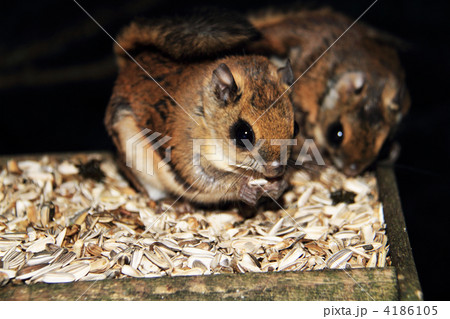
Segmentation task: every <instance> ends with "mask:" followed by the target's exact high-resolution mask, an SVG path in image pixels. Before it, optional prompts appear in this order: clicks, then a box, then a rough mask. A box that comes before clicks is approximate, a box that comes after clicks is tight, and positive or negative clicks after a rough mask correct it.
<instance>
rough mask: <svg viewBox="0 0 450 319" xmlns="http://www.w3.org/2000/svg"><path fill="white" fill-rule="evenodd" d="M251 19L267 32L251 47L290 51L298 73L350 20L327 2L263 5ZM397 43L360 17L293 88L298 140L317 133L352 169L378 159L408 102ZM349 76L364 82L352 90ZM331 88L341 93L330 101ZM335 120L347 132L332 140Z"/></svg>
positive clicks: (339, 162)
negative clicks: (304, 6)
mask: <svg viewBox="0 0 450 319" xmlns="http://www.w3.org/2000/svg"><path fill="white" fill-rule="evenodd" d="M250 21H251V22H252V23H253V25H254V26H255V27H256V29H257V30H258V31H259V32H260V33H261V34H262V38H261V40H259V41H256V42H254V43H252V44H251V45H250V48H249V51H250V52H257V53H264V54H267V55H276V56H279V57H285V58H289V59H290V61H291V63H292V66H293V70H294V75H295V78H296V79H297V78H298V77H299V76H300V75H302V74H303V72H305V71H306V69H307V68H308V67H309V66H310V65H311V64H312V63H313V62H314V61H315V60H316V59H317V58H318V57H319V56H320V55H321V54H322V53H323V52H324V51H325V50H326V49H327V48H328V47H329V46H330V45H331V44H332V43H333V42H334V41H335V40H336V39H337V38H338V37H339V36H340V35H341V34H342V33H343V32H344V30H346V29H347V28H348V27H349V26H350V25H351V24H352V22H353V20H351V19H349V18H347V17H346V16H344V15H342V14H339V13H336V12H333V11H332V10H330V9H320V10H302V11H299V12H291V13H273V12H266V13H263V14H259V15H257V16H253V17H250ZM394 42H395V40H394V38H393V37H389V36H386V35H384V34H382V33H380V32H377V31H375V30H374V29H372V28H370V27H368V26H365V25H363V24H361V23H360V22H358V23H356V24H355V25H354V26H353V27H352V28H351V29H350V30H349V31H348V32H347V33H346V34H345V35H344V36H343V37H342V38H341V39H340V40H339V41H338V42H336V44H335V45H334V46H333V47H332V48H331V49H330V50H329V51H328V52H327V53H326V54H325V55H324V56H323V57H322V58H321V59H320V60H319V61H318V62H317V63H316V64H315V65H314V66H313V67H312V68H311V69H310V70H309V71H308V72H306V73H305V74H304V75H303V76H302V78H301V79H300V80H298V81H297V83H296V84H295V85H294V86H293V88H292V89H291V90H292V95H291V96H292V101H293V103H294V107H295V109H296V110H297V111H296V117H297V120H299V121H301V120H302V119H303V120H304V122H303V125H300V132H301V134H300V135H299V138H298V142H299V145H301V144H302V142H303V139H304V138H305V137H306V138H314V141H315V143H316V144H317V146H318V147H319V149H320V150H321V151H322V155H327V157H328V160H329V161H331V162H333V163H334V164H335V165H336V166H337V167H338V168H340V169H342V170H343V171H344V172H345V173H346V174H348V175H355V174H358V173H360V172H362V171H363V170H364V169H365V168H366V167H367V166H368V165H369V164H370V163H372V162H373V160H374V159H375V158H376V157H377V155H378V152H379V151H380V149H381V146H382V145H383V143H384V142H385V140H386V139H387V138H388V137H389V136H391V135H392V134H393V132H394V131H395V128H396V126H397V124H398V122H399V121H400V119H401V117H402V116H403V115H405V114H406V113H407V111H408V109H409V105H410V100H409V95H408V92H407V89H406V87H405V83H404V73H403V70H402V68H401V66H400V62H399V59H398V56H397V53H396V51H395V49H394V47H393V43H394ZM352 79H353V80H355V81H356V82H358V79H359V80H361V79H363V83H364V85H363V87H362V88H361V89H360V90H355V88H354V87H353V84H354V83H353V82H352V81H353V80H352ZM333 92H334V93H338V97H337V99H334V100H333V101H331V99H330V93H333ZM327 96H328V98H327ZM331 102H333V103H331ZM327 103H328V104H327ZM325 104H327V105H328V107H326V105H325ZM332 105H333V106H332ZM337 121H339V122H341V124H342V126H343V128H344V139H343V141H342V144H341V145H340V146H338V147H333V146H332V145H330V143H329V142H328V141H327V130H328V128H329V127H330V124H331V123H335V122H337ZM297 151H298V150H297ZM294 153H295V152H294ZM294 155H295V154H294Z"/></svg>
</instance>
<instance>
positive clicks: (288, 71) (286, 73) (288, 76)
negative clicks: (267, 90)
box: [278, 59, 294, 86]
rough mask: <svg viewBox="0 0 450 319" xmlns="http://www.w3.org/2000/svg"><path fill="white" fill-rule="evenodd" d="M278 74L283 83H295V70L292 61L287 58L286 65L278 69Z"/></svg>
mask: <svg viewBox="0 0 450 319" xmlns="http://www.w3.org/2000/svg"><path fill="white" fill-rule="evenodd" d="M278 74H279V75H280V77H281V80H282V81H283V83H286V84H287V85H289V86H291V85H292V83H294V71H292V65H291V61H290V60H289V59H287V61H286V65H285V66H284V67H282V68H279V69H278Z"/></svg>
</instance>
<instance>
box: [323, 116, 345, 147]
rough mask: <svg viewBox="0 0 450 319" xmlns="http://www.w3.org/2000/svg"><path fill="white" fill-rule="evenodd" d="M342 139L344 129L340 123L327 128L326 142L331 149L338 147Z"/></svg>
mask: <svg viewBox="0 0 450 319" xmlns="http://www.w3.org/2000/svg"><path fill="white" fill-rule="evenodd" d="M343 139H344V128H343V127H342V124H341V122H339V121H338V122H334V123H333V124H331V125H330V126H329V127H328V130H327V140H328V143H329V144H330V145H331V146H333V147H338V146H340V145H341V143H342V140H343Z"/></svg>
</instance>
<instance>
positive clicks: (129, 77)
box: [105, 24, 294, 203]
mask: <svg viewBox="0 0 450 319" xmlns="http://www.w3.org/2000/svg"><path fill="white" fill-rule="evenodd" d="M172 27H173V29H172V31H171V32H176V26H175V25H174V26H172ZM155 30H156V31H155ZM158 30H159V29H158V28H156V29H152V28H151V27H149V26H145V27H143V28H140V27H139V25H137V24H132V25H131V27H129V28H127V29H125V31H124V32H123V33H122V36H121V37H120V38H119V43H120V44H121V45H123V47H125V48H126V49H128V50H132V49H133V48H135V47H138V46H139V45H141V44H142V43H141V42H140V41H141V39H143V40H142V41H143V42H144V44H146V45H148V44H150V46H148V47H147V48H146V49H144V50H140V51H139V52H138V54H137V56H136V61H137V62H138V63H139V64H140V65H141V66H142V67H143V68H144V69H145V70H147V71H148V72H149V73H150V74H151V75H152V76H153V77H154V79H155V80H157V81H158V83H159V84H160V85H161V86H162V87H163V88H164V89H165V90H167V92H168V93H169V94H170V95H171V96H172V97H173V98H174V99H175V101H176V102H177V103H178V104H179V105H177V103H175V102H174V101H173V100H172V99H171V98H170V97H169V96H168V95H167V94H166V93H165V92H164V91H163V90H162V89H161V88H160V87H158V85H157V84H156V83H155V82H154V81H152V80H151V79H150V78H148V76H147V75H146V74H145V73H144V72H143V71H142V70H141V69H140V68H139V67H138V65H136V64H135V63H134V62H133V61H131V60H130V59H127V58H126V56H124V55H123V54H122V53H120V51H119V49H118V48H117V47H116V48H115V50H116V53H118V56H119V66H120V70H119V76H118V78H117V81H116V83H115V86H114V91H113V95H112V97H111V101H110V103H109V105H108V108H107V113H106V117H105V124H106V126H107V128H108V132H109V134H110V135H111V136H112V137H113V140H114V143H115V144H116V146H117V148H118V150H119V153H120V155H121V158H122V161H124V158H125V144H126V141H127V139H129V138H130V137H131V136H133V135H134V134H136V133H138V132H139V131H141V130H142V129H144V128H148V129H150V130H152V131H156V132H159V133H161V134H162V136H170V137H171V138H172V139H171V140H170V141H168V142H167V143H166V144H164V148H165V147H167V146H170V147H171V150H172V151H171V158H172V159H171V161H170V162H169V163H168V164H167V165H166V166H164V167H162V168H161V169H158V168H157V167H156V165H157V163H158V162H159V160H160V159H161V157H162V156H163V155H162V154H161V153H160V152H159V151H160V150H162V149H163V148H160V149H159V150H157V151H154V156H155V158H156V160H155V161H153V165H154V168H155V170H154V171H155V175H154V176H146V174H145V173H142V172H139V171H137V170H136V169H135V168H134V167H131V168H130V171H131V172H132V174H131V175H132V176H135V177H136V180H137V182H136V184H137V185H138V186H139V187H140V188H141V189H146V190H147V191H148V190H149V187H148V186H151V187H153V188H155V187H156V188H158V189H159V190H161V191H164V192H167V193H169V194H175V195H182V196H184V197H186V198H188V199H190V200H192V201H196V202H201V203H216V202H219V201H225V200H238V199H242V194H240V192H239V191H240V190H241V188H242V186H243V185H244V184H246V183H247V182H248V179H249V178H250V177H251V176H253V177H255V178H258V177H261V176H266V175H267V174H269V173H268V170H267V168H266V167H264V166H261V165H256V164H252V165H251V168H238V167H236V166H233V165H229V164H228V163H226V161H223V162H219V163H216V162H212V161H208V160H207V159H206V158H205V157H202V158H201V161H200V163H201V165H200V166H198V165H196V166H194V165H193V160H194V159H193V139H223V140H224V144H225V145H226V146H225V147H224V152H225V156H231V155H230V154H228V147H230V146H231V147H232V148H233V149H237V152H236V154H237V158H236V163H238V164H239V163H241V164H242V163H243V162H245V161H246V159H247V157H248V156H249V155H250V154H251V152H249V151H246V150H242V149H238V148H237V147H236V146H235V145H234V144H233V143H232V141H230V127H231V126H232V125H233V124H234V123H235V122H236V121H237V120H238V119H243V120H245V121H247V122H248V123H250V124H252V123H254V122H255V121H256V120H257V119H258V118H259V116H260V115H262V114H263V113H264V112H265V111H266V110H267V108H268V106H270V105H271V104H272V103H273V102H274V101H275V100H276V99H277V98H278V97H279V96H280V95H281V93H282V92H283V91H284V90H286V89H287V85H286V84H284V83H282V81H281V76H280V74H279V72H278V71H277V69H276V68H275V66H273V65H272V64H271V63H270V62H269V60H268V59H267V58H265V57H262V56H257V55H243V56H239V55H230V56H222V57H219V58H217V59H214V58H211V59H194V60H193V61H190V62H189V63H187V62H186V60H185V59H182V58H180V59H176V58H175V57H179V56H180V55H179V54H177V53H174V52H179V50H180V48H179V46H176V47H172V46H170V45H164V43H169V42H167V41H166V42H164V39H163V40H161V39H158V40H157V43H154V42H153V41H154V40H152V39H156V38H157V32H158ZM155 32H156V35H155V34H154V33H155ZM160 36H162V37H163V36H164V34H162V35H161V34H160ZM205 45H207V46H208V45H209V44H205ZM156 46H158V48H157V49H155V47H156ZM183 50H188V48H187V47H186V48H183ZM195 50H197V49H195ZM194 53H195V52H194ZM192 56H195V54H193V55H192ZM223 64H224V65H226V66H227V67H228V68H229V70H230V71H231V73H232V76H233V78H234V81H235V85H236V92H232V93H230V94H231V95H230V96H232V98H230V99H228V100H227V101H226V102H224V101H222V100H220V99H219V98H218V95H217V94H218V92H217V90H218V87H220V86H217V83H216V82H217V81H218V80H217V79H216V78H215V76H214V75H213V74H215V73H216V74H217V72H218V71H217V70H219V71H220V70H221V69H220V68H221V65H223ZM219 73H220V72H219ZM182 108H184V110H185V111H186V112H187V113H188V114H189V115H188V114H186V112H185V111H183V109H182ZM190 116H191V117H192V118H193V119H194V120H195V121H196V122H197V123H198V124H199V125H197V124H196V123H195V122H194V120H193V119H191V118H190ZM293 116H294V115H293V108H292V104H291V102H290V100H289V98H288V96H284V97H283V98H281V99H280V100H278V102H277V103H276V104H275V105H274V106H273V107H272V108H270V109H269V110H268V111H267V112H266V113H265V114H264V115H263V116H262V117H261V119H259V120H258V121H256V123H255V124H254V125H253V131H254V134H255V136H256V141H258V140H261V139H273V138H276V139H288V138H291V137H292V135H293ZM147 147H148V148H149V149H150V150H152V149H151V147H152V146H151V145H148V146H147ZM259 153H260V154H262V157H263V159H264V160H265V161H266V162H268V163H269V162H271V161H275V160H277V159H278V158H280V147H279V146H273V145H270V144H269V143H264V144H263V146H262V148H261V149H260V150H259ZM241 175H242V176H243V177H242V178H241V177H240V176H241ZM277 183H278V181H277ZM272 186H273V185H272ZM151 187H150V188H151ZM150 193H151V192H150ZM244 195H248V194H244ZM277 195H279V194H277ZM150 196H152V194H150ZM153 197H155V196H153ZM256 200H257V198H256Z"/></svg>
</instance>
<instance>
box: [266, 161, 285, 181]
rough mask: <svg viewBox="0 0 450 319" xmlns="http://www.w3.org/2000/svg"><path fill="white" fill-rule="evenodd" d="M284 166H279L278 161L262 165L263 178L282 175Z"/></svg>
mask: <svg viewBox="0 0 450 319" xmlns="http://www.w3.org/2000/svg"><path fill="white" fill-rule="evenodd" d="M285 168H286V166H285V165H281V163H280V162H279V161H272V162H268V163H266V165H264V176H265V177H268V178H274V177H279V176H281V175H283V173H284V171H285Z"/></svg>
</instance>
